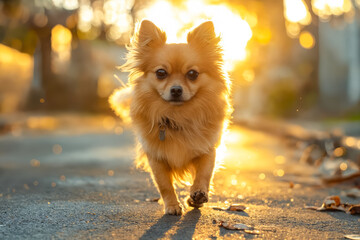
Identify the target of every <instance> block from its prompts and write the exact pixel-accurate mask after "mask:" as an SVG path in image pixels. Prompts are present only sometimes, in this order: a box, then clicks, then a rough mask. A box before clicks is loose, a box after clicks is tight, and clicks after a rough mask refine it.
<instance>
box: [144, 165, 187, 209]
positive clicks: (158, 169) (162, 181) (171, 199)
mask: <svg viewBox="0 0 360 240" xmlns="http://www.w3.org/2000/svg"><path fill="white" fill-rule="evenodd" d="M149 164H150V167H151V171H152V176H153V179H154V180H155V182H156V185H157V187H158V189H159V191H160V194H161V197H162V199H163V201H164V204H165V214H170V215H181V214H182V209H181V206H180V203H179V201H178V199H177V196H176V193H175V189H174V186H173V177H172V173H171V169H170V167H169V166H167V164H165V163H164V162H163V161H159V160H156V159H150V158H149Z"/></svg>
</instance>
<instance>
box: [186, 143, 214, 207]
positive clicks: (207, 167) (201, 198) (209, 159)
mask: <svg viewBox="0 0 360 240" xmlns="http://www.w3.org/2000/svg"><path fill="white" fill-rule="evenodd" d="M194 166H195V170H196V176H195V180H194V184H193V185H192V186H191V188H190V198H189V199H188V204H189V205H190V206H192V207H197V208H199V207H202V206H203V203H205V202H207V201H208V200H209V197H208V193H209V188H210V181H211V178H212V175H213V170H214V166H215V149H214V150H212V151H211V152H210V153H208V154H205V155H203V156H201V157H199V158H197V159H195V160H194Z"/></svg>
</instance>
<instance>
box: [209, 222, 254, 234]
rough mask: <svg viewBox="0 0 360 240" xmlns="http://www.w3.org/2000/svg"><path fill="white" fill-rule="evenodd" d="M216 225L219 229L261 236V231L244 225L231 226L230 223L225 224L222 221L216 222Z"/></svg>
mask: <svg viewBox="0 0 360 240" xmlns="http://www.w3.org/2000/svg"><path fill="white" fill-rule="evenodd" d="M214 223H218V225H219V227H223V228H225V229H228V230H238V231H244V232H245V233H248V234H254V235H257V234H260V231H259V230H256V229H254V227H252V226H248V225H246V224H243V223H236V224H231V223H229V222H224V221H221V220H220V221H217V220H214Z"/></svg>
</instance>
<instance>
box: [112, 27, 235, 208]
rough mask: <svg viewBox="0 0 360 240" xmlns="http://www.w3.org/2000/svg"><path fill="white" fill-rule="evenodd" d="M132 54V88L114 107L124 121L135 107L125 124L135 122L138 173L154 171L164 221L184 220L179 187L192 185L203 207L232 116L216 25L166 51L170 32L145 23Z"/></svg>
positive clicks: (192, 201)
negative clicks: (172, 217) (169, 218)
mask: <svg viewBox="0 0 360 240" xmlns="http://www.w3.org/2000/svg"><path fill="white" fill-rule="evenodd" d="M128 49H129V53H128V55H127V61H126V63H125V64H124V65H123V66H122V67H121V68H122V69H123V70H124V71H128V72H129V73H130V74H129V85H128V87H126V88H123V89H120V90H117V91H115V93H114V94H113V95H112V96H111V97H110V100H109V101H110V104H111V106H112V108H113V109H114V110H115V112H117V113H118V114H119V115H120V116H122V117H124V109H125V108H126V105H130V114H129V116H125V118H126V117H130V119H131V123H132V126H133V129H134V132H135V135H136V138H137V140H138V143H139V144H138V153H137V160H136V161H137V166H142V167H143V168H144V169H147V170H149V171H150V172H151V175H152V178H153V180H154V183H155V185H156V186H157V188H158V190H159V192H160V195H161V198H162V200H163V202H164V207H165V214H170V215H181V214H182V205H181V204H180V202H179V199H178V197H177V195H176V192H175V184H178V183H183V182H185V181H189V182H191V183H192V186H191V187H190V196H189V198H188V200H187V203H188V204H189V205H190V206H192V207H196V208H199V207H202V206H203V204H204V203H206V202H208V199H209V190H210V187H211V182H212V177H213V172H214V167H215V163H216V161H215V159H216V148H217V147H218V146H219V144H220V142H221V136H222V133H223V132H224V129H226V126H227V124H228V122H229V119H230V115H231V112H232V107H231V101H230V80H229V78H228V77H227V74H226V72H225V71H224V68H223V65H224V64H223V63H224V62H223V53H222V48H221V46H220V37H219V36H217V35H216V33H215V29H214V24H213V23H212V22H211V21H206V22H204V23H202V24H201V25H199V26H198V27H196V28H194V29H193V30H192V31H190V32H189V33H188V35H187V43H181V44H167V43H166V33H165V32H164V31H162V30H161V29H160V28H158V27H157V26H156V25H155V24H154V23H152V22H151V21H149V20H143V21H142V22H141V23H140V24H139V25H138V27H137V29H136V31H135V34H134V36H133V38H132V40H131V44H130V46H129V47H128ZM125 115H126V114H125Z"/></svg>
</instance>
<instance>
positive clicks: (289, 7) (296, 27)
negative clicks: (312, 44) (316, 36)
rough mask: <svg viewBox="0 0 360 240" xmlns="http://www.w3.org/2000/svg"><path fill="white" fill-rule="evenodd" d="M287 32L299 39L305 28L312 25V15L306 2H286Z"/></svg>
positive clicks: (290, 0) (286, 0) (295, 0)
mask: <svg viewBox="0 0 360 240" xmlns="http://www.w3.org/2000/svg"><path fill="white" fill-rule="evenodd" d="M284 16H285V20H286V22H285V26H286V32H287V34H288V35H289V36H290V37H297V36H298V35H299V33H300V31H301V29H302V27H303V26H307V25H309V24H310V23H311V14H310V12H309V9H308V6H307V5H306V3H305V2H304V0H284Z"/></svg>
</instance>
